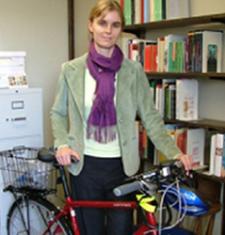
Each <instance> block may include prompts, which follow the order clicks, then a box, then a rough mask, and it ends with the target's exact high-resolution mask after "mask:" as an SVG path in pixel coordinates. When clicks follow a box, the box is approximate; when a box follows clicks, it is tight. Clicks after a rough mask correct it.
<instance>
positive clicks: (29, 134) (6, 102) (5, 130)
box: [0, 88, 43, 235]
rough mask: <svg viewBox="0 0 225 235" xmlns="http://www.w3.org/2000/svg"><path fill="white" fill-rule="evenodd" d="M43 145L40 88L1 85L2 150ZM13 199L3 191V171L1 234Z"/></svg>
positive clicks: (0, 210) (0, 120) (0, 207)
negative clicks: (5, 86) (7, 87)
mask: <svg viewBox="0 0 225 235" xmlns="http://www.w3.org/2000/svg"><path fill="white" fill-rule="evenodd" d="M18 146H26V147H37V148H38V147H42V146H43V109H42V90H41V89H40V88H22V89H0V151H2V150H8V149H12V148H13V147H18ZM12 201H13V198H12V196H11V195H10V193H6V192H3V182H2V175H1V174H0V204H1V206H0V234H1V235H6V234H7V231H6V217H7V213H8V210H9V207H10V205H11V203H12Z"/></svg>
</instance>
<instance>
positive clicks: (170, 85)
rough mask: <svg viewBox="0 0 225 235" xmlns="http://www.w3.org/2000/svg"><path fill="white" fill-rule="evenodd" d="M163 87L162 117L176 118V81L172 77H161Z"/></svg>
mask: <svg viewBox="0 0 225 235" xmlns="http://www.w3.org/2000/svg"><path fill="white" fill-rule="evenodd" d="M163 87H164V97H165V101H164V103H165V106H164V117H165V118H166V119H175V118H176V115H175V114H176V82H175V80H173V79H163Z"/></svg>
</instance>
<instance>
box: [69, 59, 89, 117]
mask: <svg viewBox="0 0 225 235" xmlns="http://www.w3.org/2000/svg"><path fill="white" fill-rule="evenodd" d="M71 67H72V69H71V70H70V72H69V74H68V79H67V81H68V87H69V89H70V90H71V93H72V96H73V98H74V101H75V103H76V104H77V107H78V110H79V112H80V115H81V117H82V119H84V78H85V68H86V56H83V57H82V58H81V59H80V61H78V63H71Z"/></svg>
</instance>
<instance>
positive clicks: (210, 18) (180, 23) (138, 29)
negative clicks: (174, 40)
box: [124, 13, 225, 33]
mask: <svg viewBox="0 0 225 235" xmlns="http://www.w3.org/2000/svg"><path fill="white" fill-rule="evenodd" d="M213 23H217V24H218V23H220V24H221V23H222V24H225V14H224V13H223V14H214V15H204V16H193V17H188V18H179V19H171V20H161V21H154V22H149V23H144V24H135V25H127V26H125V28H124V31H126V32H133V33H145V32H146V31H147V30H152V29H160V30H161V29H163V28H176V27H184V26H190V25H198V24H213Z"/></svg>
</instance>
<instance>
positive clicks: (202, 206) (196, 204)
mask: <svg viewBox="0 0 225 235" xmlns="http://www.w3.org/2000/svg"><path fill="white" fill-rule="evenodd" d="M166 187H167V185H163V186H162V188H163V189H166ZM179 193H180V196H181V198H182V199H181V202H180V203H181V206H180V205H179V201H178V189H177V188H176V187H174V186H173V187H171V188H170V189H169V190H168V192H167V193H166V195H165V202H166V203H168V204H170V205H172V206H173V207H174V208H175V209H176V210H179V207H180V210H181V212H185V213H186V214H187V215H190V216H201V215H204V214H206V213H207V212H208V210H209V206H208V205H207V203H206V202H204V201H203V200H202V199H201V198H200V197H199V196H198V195H197V194H196V193H195V192H193V191H191V190H190V189H188V188H184V187H181V188H180V189H179Z"/></svg>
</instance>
